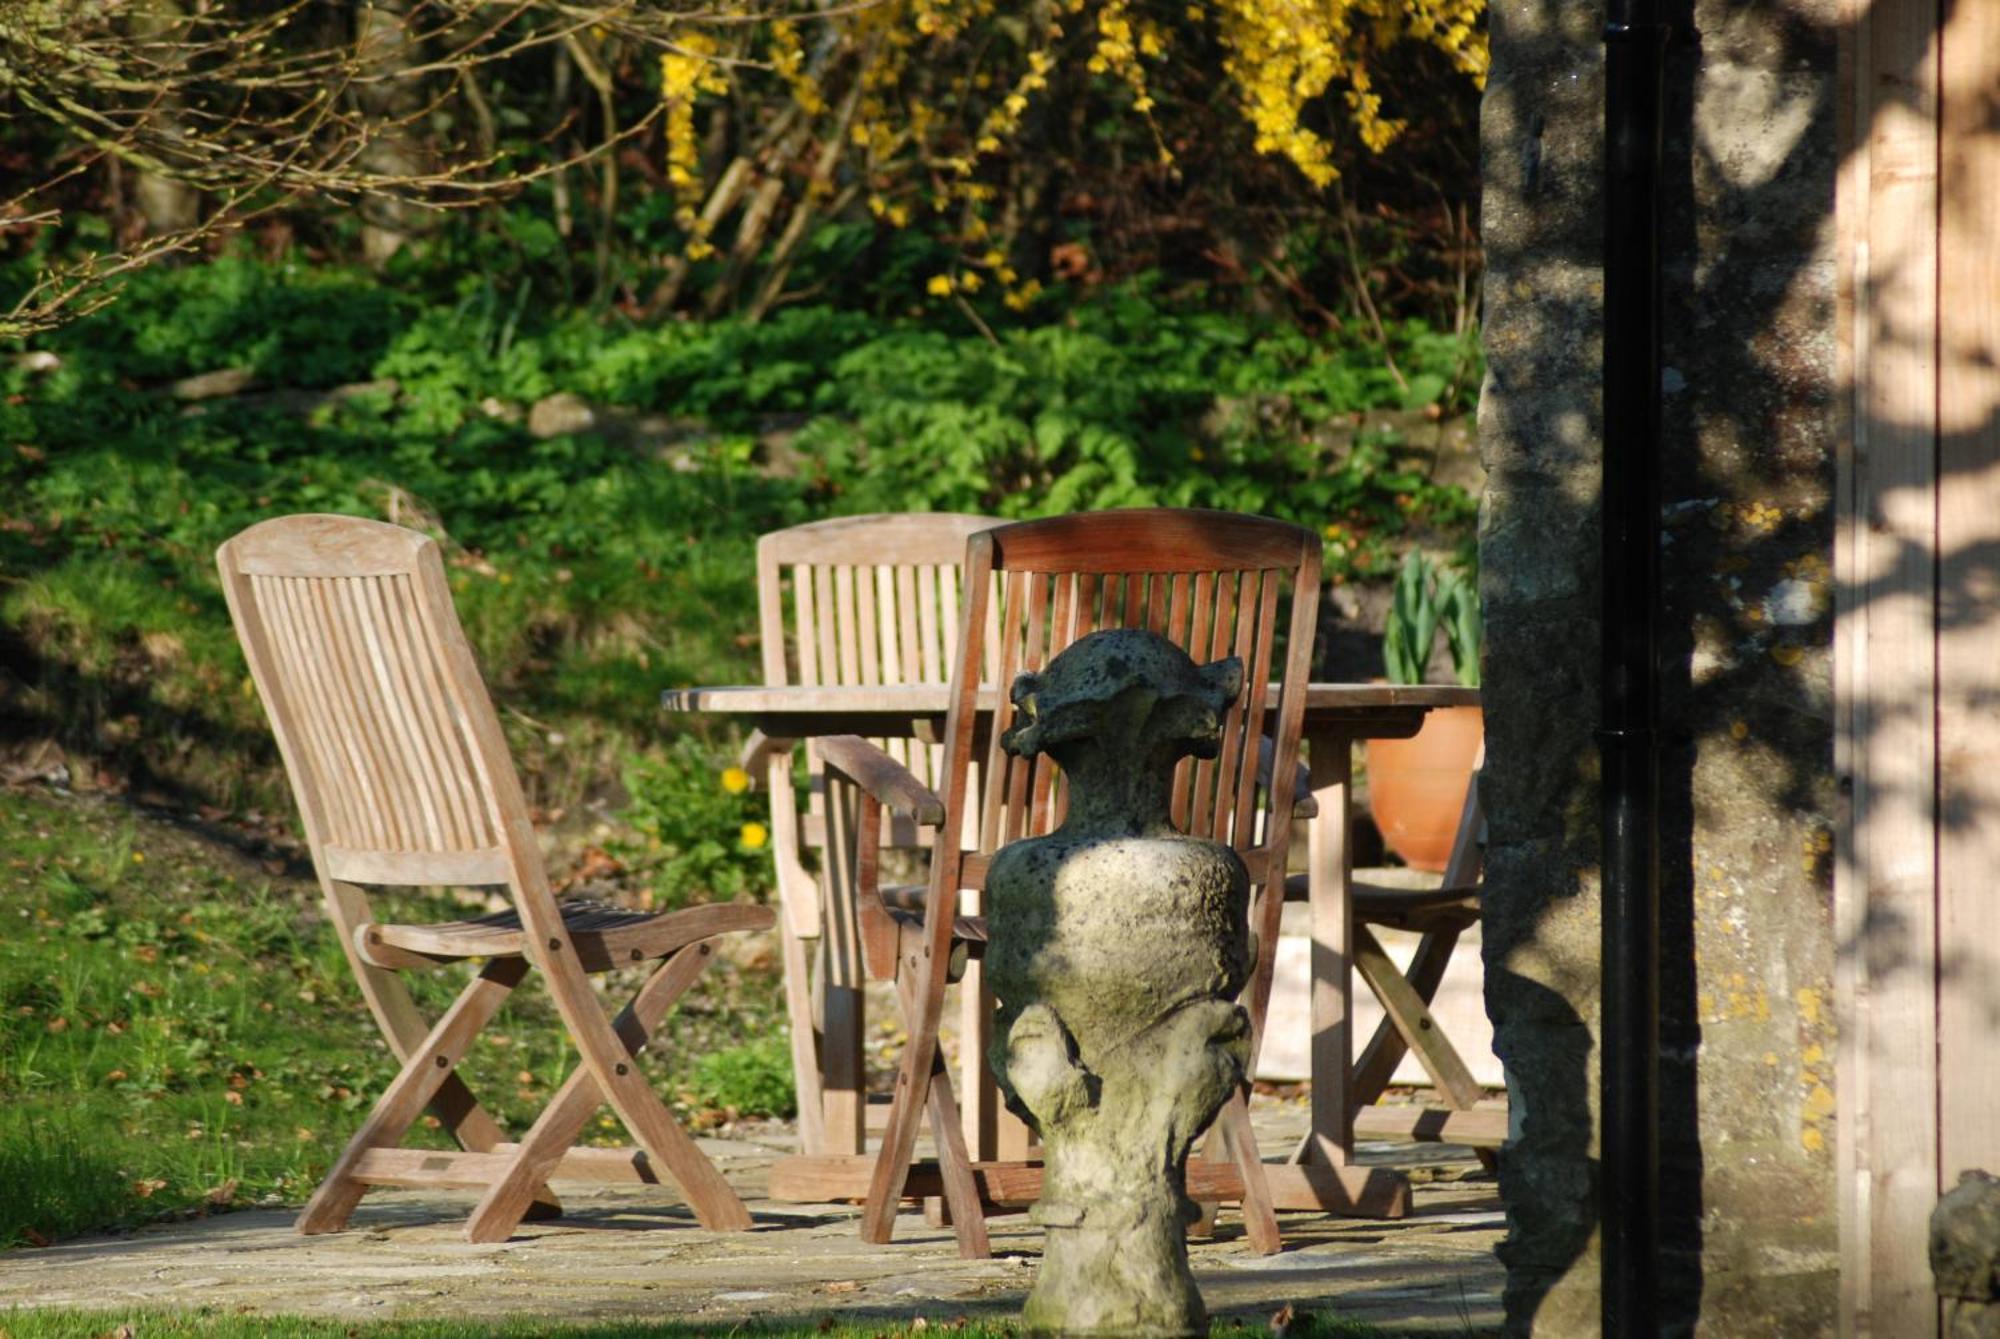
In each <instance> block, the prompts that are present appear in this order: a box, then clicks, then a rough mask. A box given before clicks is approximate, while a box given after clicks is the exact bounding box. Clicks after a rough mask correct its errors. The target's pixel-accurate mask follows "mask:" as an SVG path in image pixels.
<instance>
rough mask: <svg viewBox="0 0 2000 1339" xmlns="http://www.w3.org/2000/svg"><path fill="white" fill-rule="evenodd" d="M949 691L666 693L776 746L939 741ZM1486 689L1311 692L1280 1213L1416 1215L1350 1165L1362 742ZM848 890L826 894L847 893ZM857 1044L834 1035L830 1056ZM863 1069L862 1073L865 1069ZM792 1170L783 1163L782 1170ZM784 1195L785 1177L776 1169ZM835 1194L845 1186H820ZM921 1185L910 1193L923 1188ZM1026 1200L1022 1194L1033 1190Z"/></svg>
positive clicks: (1192, 1184) (1375, 1173) (905, 687)
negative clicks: (1293, 1132) (1289, 1129)
mask: <svg viewBox="0 0 2000 1339" xmlns="http://www.w3.org/2000/svg"><path fill="white" fill-rule="evenodd" d="M949 697H950V689H949V688H948V686H946V685H944V684H895V685H888V686H869V687H805V686H781V687H770V686H763V685H754V686H744V687H721V688H677V689H670V690H668V691H667V692H665V693H663V694H661V705H662V706H663V707H665V708H666V709H667V710H668V711H689V712H692V711H699V712H721V713H725V714H728V715H731V716H735V717H738V718H740V719H742V720H744V721H746V722H748V723H749V724H751V725H753V726H755V727H756V728H757V729H758V730H759V731H760V732H762V733H763V734H764V735H765V736H766V737H768V738H769V739H772V740H799V739H811V738H814V737H816V736H820V735H842V734H852V735H861V736H864V737H867V738H876V739H883V738H916V739H923V740H929V741H935V740H937V739H939V738H940V737H941V736H942V733H943V730H944V720H945V711H946V706H947V703H948V701H949ZM1478 702H1479V693H1478V690H1476V689H1470V688H1455V687H1446V686H1439V685H1431V684H1420V685H1403V684H1358V683H1313V684H1308V685H1307V687H1306V706H1305V730H1304V737H1305V741H1306V749H1307V759H1308V765H1309V770H1310V775H1311V784H1312V793H1313V798H1314V800H1315V801H1316V802H1317V805H1318V813H1317V814H1316V815H1315V816H1314V817H1313V818H1311V819H1309V820H1308V827H1307V841H1306V859H1307V870H1308V880H1307V882H1308V887H1309V890H1310V891H1309V900H1310V905H1311V917H1310V919H1311V923H1312V1006H1311V1013H1312V1050H1311V1055H1312V1123H1311V1128H1310V1131H1309V1133H1308V1134H1307V1136H1306V1138H1305V1139H1304V1140H1302V1141H1301V1142H1300V1144H1299V1146H1298V1147H1297V1148H1296V1149H1294V1150H1293V1151H1292V1153H1291V1156H1290V1158H1289V1159H1288V1161H1287V1162H1285V1163H1283V1164H1275V1165H1272V1166H1271V1167H1270V1168H1269V1169H1268V1172H1269V1176H1270V1182H1271V1194H1272V1199H1273V1201H1274V1203H1275V1204H1276V1206H1277V1207H1278V1208H1280V1209H1308V1210H1310V1209H1319V1210H1324V1211H1327V1212H1332V1213H1344V1214H1351V1215H1357V1216H1362V1217H1371V1218H1372V1217H1382V1218H1400V1217H1402V1216H1403V1214H1404V1213H1405V1212H1407V1211H1408V1207H1409V1182H1408V1179H1407V1178H1406V1177H1405V1176H1403V1174H1402V1173H1400V1172H1396V1171H1393V1170H1390V1169H1388V1168H1381V1167H1372V1168H1370V1167H1360V1166H1357V1165H1355V1162H1354V1111H1355V1107H1356V1102H1355V1099H1354V1091H1353V1090H1354V1073H1353V1065H1354V1059H1353V1049H1354V1040H1353V1026H1352V1019H1353V1015H1354V1008H1353V1005H1354V977H1353V971H1352V960H1351V955H1350V949H1349V942H1350V936H1351V931H1352V922H1351V917H1350V906H1349V883H1350V879H1351V877H1352V872H1353V857H1352V852H1351V850H1350V847H1349V840H1348V838H1349V833H1350V831H1351V827H1352V810H1351V805H1352V795H1353V775H1354V771H1353V768H1354V758H1353V754H1354V744H1355V741H1357V740H1362V739H1404V738H1408V737H1409V736H1410V735H1413V734H1415V733H1416V732H1417V730H1418V728H1419V727H1420V726H1422V724H1423V720H1424V716H1425V715H1426V714H1427V713H1428V712H1430V711H1431V709H1433V708H1435V707H1455V706H1466V705H1477V704H1478ZM998 704H999V692H998V690H996V689H992V688H986V689H982V690H981V691H980V695H979V706H980V708H981V711H982V714H984V713H988V712H991V711H992V710H993V709H994V708H995V707H996V706H997V705H998ZM840 893H841V890H839V889H829V890H828V896H829V897H830V898H837V897H839V896H840ZM860 1044H861V1038H860V1036H859V1035H858V1033H857V1035H855V1036H854V1037H852V1038H834V1037H828V1038H827V1045H828V1047H829V1048H837V1047H841V1046H851V1047H852V1048H854V1049H855V1051H856V1052H857V1056H858V1051H859V1047H860ZM856 1070H857V1072H858V1065H857V1067H856ZM869 1161H872V1159H867V1160H861V1159H857V1160H856V1178H855V1179H856V1186H855V1189H854V1190H853V1192H852V1193H853V1194H854V1195H856V1196H859V1195H864V1194H865V1193H866V1191H867V1174H866V1170H865V1162H869ZM781 1166H782V1164H781ZM773 1179H774V1186H775V1184H776V1180H777V1172H776V1170H774V1173H773ZM1235 1179H1236V1178H1235V1174H1234V1171H1233V1169H1230V1168H1227V1167H1226V1166H1225V1165H1223V1164H1216V1163H1208V1164H1198V1163H1195V1164H1190V1168H1189V1187H1188V1188H1189V1192H1190V1193H1191V1194H1194V1195H1195V1196H1196V1197H1197V1198H1203V1197H1204V1190H1206V1191H1208V1192H1209V1193H1210V1194H1212V1195H1213V1196H1214V1197H1217V1198H1229V1197H1230V1196H1229V1195H1228V1190H1229V1186H1228V1184H1227V1183H1228V1182H1230V1181H1232V1180H1235ZM820 1184H821V1185H822V1187H823V1188H824V1189H825V1190H827V1191H828V1192H829V1193H827V1194H825V1195H824V1196H822V1197H823V1198H829V1199H830V1198H837V1197H839V1196H837V1195H835V1194H834V1193H831V1192H833V1191H837V1190H839V1189H841V1188H842V1187H839V1186H835V1185H832V1184H830V1183H828V1182H826V1181H825V1180H824V1179H822V1181H821V1183H820ZM913 1189H914V1185H913ZM1024 1197H1026V1196H1025V1195H1024Z"/></svg>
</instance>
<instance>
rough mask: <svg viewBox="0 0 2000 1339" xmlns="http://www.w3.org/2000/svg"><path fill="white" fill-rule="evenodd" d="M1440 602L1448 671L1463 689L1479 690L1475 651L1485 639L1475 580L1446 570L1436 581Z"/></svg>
mask: <svg viewBox="0 0 2000 1339" xmlns="http://www.w3.org/2000/svg"><path fill="white" fill-rule="evenodd" d="M1438 584H1439V590H1440V592H1441V594H1440V599H1441V600H1442V602H1443V605H1444V609H1443V619H1444V636H1445V645H1446V646H1447V647H1449V648H1450V650H1451V672H1452V675H1453V676H1454V677H1455V678H1457V680H1458V681H1459V683H1460V684H1461V685H1462V686H1464V687H1466V688H1477V687H1479V648H1480V644H1481V642H1482V641H1483V640H1484V638H1485V633H1486V629H1485V624H1484V621H1483V617H1482V614H1481V611H1480V603H1479V580H1478V578H1477V577H1476V576H1463V575H1460V574H1459V573H1457V572H1453V571H1450V570H1447V571H1446V572H1445V573H1444V574H1443V575H1442V576H1441V577H1440V579H1439V583H1438Z"/></svg>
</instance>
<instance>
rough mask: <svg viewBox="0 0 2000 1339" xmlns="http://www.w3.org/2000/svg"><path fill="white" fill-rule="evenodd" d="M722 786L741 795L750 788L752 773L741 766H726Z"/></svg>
mask: <svg viewBox="0 0 2000 1339" xmlns="http://www.w3.org/2000/svg"><path fill="white" fill-rule="evenodd" d="M722 788H723V789H724V790H726V791H728V792H729V793H730V794H731V795H741V794H742V793H743V792H744V791H746V790H748V789H750V774H749V773H748V772H746V771H744V770H743V769H742V768H741V767H725V768H723V769H722Z"/></svg>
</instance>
